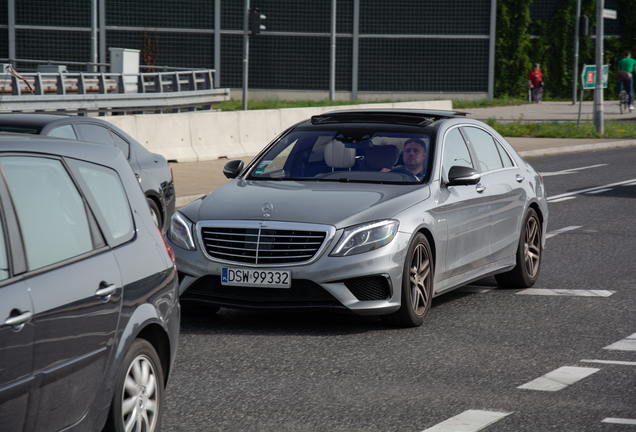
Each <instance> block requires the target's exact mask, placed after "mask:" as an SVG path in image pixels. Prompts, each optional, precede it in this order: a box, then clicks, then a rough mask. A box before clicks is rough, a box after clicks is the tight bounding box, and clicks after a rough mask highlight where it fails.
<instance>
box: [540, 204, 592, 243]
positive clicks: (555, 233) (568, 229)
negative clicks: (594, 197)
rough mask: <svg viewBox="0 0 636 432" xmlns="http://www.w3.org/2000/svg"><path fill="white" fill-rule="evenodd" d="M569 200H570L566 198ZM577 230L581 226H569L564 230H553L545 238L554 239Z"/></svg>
mask: <svg viewBox="0 0 636 432" xmlns="http://www.w3.org/2000/svg"><path fill="white" fill-rule="evenodd" d="M573 198H574V197H573ZM568 199H570V198H568ZM579 228H583V227H582V226H569V227H565V228H560V229H558V230H554V231H550V232H549V233H547V234H546V236H545V238H546V239H549V238H550V237H554V236H555V235H558V234H561V233H564V232H567V231H572V230H575V229H579Z"/></svg>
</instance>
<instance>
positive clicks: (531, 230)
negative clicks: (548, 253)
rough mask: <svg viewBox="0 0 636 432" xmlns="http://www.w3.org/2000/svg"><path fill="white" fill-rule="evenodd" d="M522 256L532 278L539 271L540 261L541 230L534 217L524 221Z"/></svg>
mask: <svg viewBox="0 0 636 432" xmlns="http://www.w3.org/2000/svg"><path fill="white" fill-rule="evenodd" d="M524 256H525V261H526V271H527V272H528V276H530V277H531V278H534V277H535V276H536V275H537V273H538V272H539V264H540V262H541V230H540V229H539V222H538V221H537V219H536V218H534V217H530V218H528V222H527V223H526V239H525V242H524Z"/></svg>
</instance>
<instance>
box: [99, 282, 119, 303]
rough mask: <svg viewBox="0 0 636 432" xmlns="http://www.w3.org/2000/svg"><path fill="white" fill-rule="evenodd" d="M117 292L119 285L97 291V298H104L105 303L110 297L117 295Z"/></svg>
mask: <svg viewBox="0 0 636 432" xmlns="http://www.w3.org/2000/svg"><path fill="white" fill-rule="evenodd" d="M115 291H117V285H115V284H111V285H108V286H106V287H104V288H100V289H98V290H97V291H95V295H96V296H97V297H104V301H108V299H109V298H110V296H111V295H113V294H115Z"/></svg>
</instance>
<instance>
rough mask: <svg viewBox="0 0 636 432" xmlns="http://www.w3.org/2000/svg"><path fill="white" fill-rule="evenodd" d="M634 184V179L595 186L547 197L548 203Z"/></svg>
mask: <svg viewBox="0 0 636 432" xmlns="http://www.w3.org/2000/svg"><path fill="white" fill-rule="evenodd" d="M634 182H636V179H631V180H625V181H622V182H618V183H610V184H606V185H603V186H597V187H593V188H587V189H581V190H578V191H574V192H568V193H564V194H561V195H555V196H552V197H548V202H555V200H560V199H561V198H565V197H571V196H574V195H579V194H582V193H587V192H592V191H595V190H598V189H607V188H612V187H614V186H622V185H625V184H628V183H634Z"/></svg>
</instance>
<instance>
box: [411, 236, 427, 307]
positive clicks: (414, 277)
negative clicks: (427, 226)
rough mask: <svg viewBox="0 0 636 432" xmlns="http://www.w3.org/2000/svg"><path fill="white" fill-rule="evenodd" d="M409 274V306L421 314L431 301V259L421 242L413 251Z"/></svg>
mask: <svg viewBox="0 0 636 432" xmlns="http://www.w3.org/2000/svg"><path fill="white" fill-rule="evenodd" d="M409 274H410V276H409V280H410V286H411V307H412V308H413V311H414V312H415V313H416V314H417V315H422V314H424V313H425V312H426V310H427V308H428V305H429V304H430V301H431V289H430V285H431V260H430V256H429V253H428V250H427V249H426V247H424V245H423V244H418V245H417V247H416V248H415V250H414V251H413V258H412V260H411V268H410V272H409Z"/></svg>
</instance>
